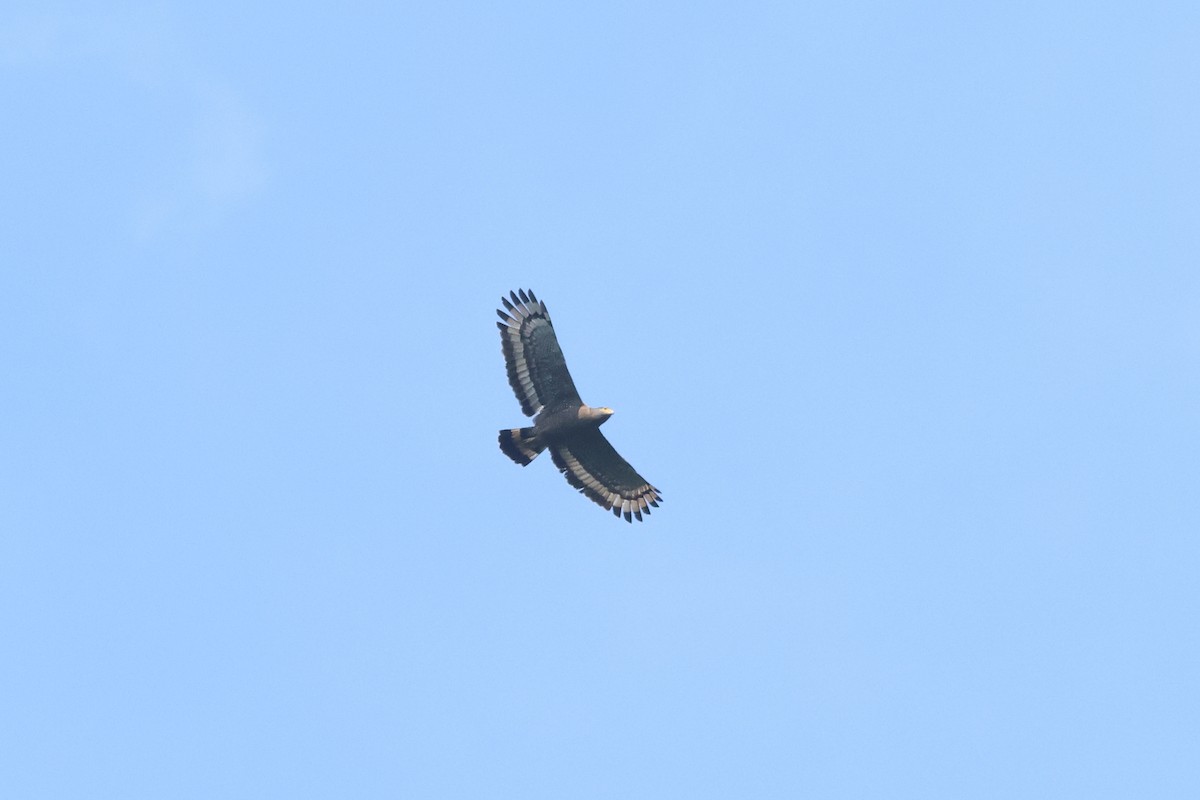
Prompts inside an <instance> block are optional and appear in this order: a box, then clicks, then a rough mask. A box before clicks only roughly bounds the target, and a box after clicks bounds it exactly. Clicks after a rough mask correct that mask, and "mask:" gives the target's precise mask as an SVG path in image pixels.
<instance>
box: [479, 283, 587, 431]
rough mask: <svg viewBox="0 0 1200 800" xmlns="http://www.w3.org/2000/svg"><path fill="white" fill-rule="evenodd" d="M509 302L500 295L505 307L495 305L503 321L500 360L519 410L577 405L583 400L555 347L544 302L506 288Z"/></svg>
mask: <svg viewBox="0 0 1200 800" xmlns="http://www.w3.org/2000/svg"><path fill="white" fill-rule="evenodd" d="M509 296H510V297H512V302H511V303H510V302H509V301H508V299H507V298H505V297H501V298H500V302H502V303H504V308H505V309H506V310H499V309H497V311H496V313H497V314H499V315H500V319H502V320H504V321H503V322H497V323H496V325H497V326H499V328H500V343H501V347H502V348H503V350H504V363H505V364H506V365H507V367H508V382H509V383H510V384H512V388H513V391H514V392H515V393H516V395H517V400H518V401H519V402H520V403H521V410H522V411H524V412H525V414H526V415H527V416H530V417H532V416H534V415H535V414H537V413H539V412H540V411H541V410H542V409H543V408H549V409H559V408H566V407H568V406H579V405H581V404H582V403H583V400H581V399H580V398H579V392H577V391H575V382H574V381H573V380H571V373H570V372H567V362H566V360H565V359H564V358H563V354H562V350H560V349H559V347H558V337H557V336H555V335H554V325H553V324H552V323H551V322H550V314H549V313H547V311H546V304H545V303H543V302H542V301H541V300H538V299H537V298H536V297H534V296H533V292H532V291H531V292H529V293H528V294H527V293H526V292H525V290H524V289H521V290H520V296H518V295H517V293H516V292H509Z"/></svg>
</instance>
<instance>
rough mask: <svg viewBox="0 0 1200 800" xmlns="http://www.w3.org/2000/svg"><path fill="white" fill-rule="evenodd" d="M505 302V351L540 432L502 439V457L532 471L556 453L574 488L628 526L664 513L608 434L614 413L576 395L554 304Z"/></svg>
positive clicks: (505, 434)
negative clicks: (656, 511) (603, 429)
mask: <svg viewBox="0 0 1200 800" xmlns="http://www.w3.org/2000/svg"><path fill="white" fill-rule="evenodd" d="M509 296H510V297H511V298H512V302H509V301H508V299H506V298H504V297H501V298H500V300H501V302H503V303H504V309H505V310H500V311H497V313H498V314H499V315H500V319H501V320H503V321H502V322H499V323H497V324H498V325H499V327H500V341H501V347H502V349H503V351H504V361H505V364H506V365H507V367H508V382H509V383H510V384H512V388H513V391H514V392H515V393H516V395H517V401H518V402H519V403H520V404H521V410H522V411H524V412H525V414H526V415H527V416H530V417H533V418H534V421H533V426H532V427H529V428H513V429H510V430H503V431H500V449H501V450H503V451H504V454H505V455H507V456H508V457H509V458H511V459H512V460H513V461H515V462H517V463H518V464H520V465H521V466H525V465H526V464H528V463H529V462H531V461H533V459H535V458H536V457H537V455H538V454H539V453H541V452H542V450H545V449H549V450H550V457H551V458H552V459H554V465H555V466H556V467H558V469H559V471H560V472H562V473H563V475H564V476H566V479H567V481H568V482H569V483H570V484H571V485H572V486H574V487H575V488H576V489H578V490H579V491H581V492H583V493H584V494H585V495H587V496H588V497H589V498H590V499H591V500H593V501H594V502H596V503H598V504H599V505H601V506H602V507H604V508H606V509H611V510H612V512H613V513H614V514H616V515H617V516H621V515H622V514H624V516H625V519H626V521H629V522H632V521H633V518H634V517H637V518H638V520H641V519H642V514H649V513H650V508H649V507H650V506H654V507H656V508H657V507H658V504H659V502H660V501H661V500H662V493H661V492H659V491H658V489H656V488H654V487H653V486H651V485H650V484H649V483H648V482H647V481H646V479H645V478H643V477H642V476H641V475H639V474H638V473H637V471H636V470H634V468H633V467H631V466H630V465H629V462H627V461H626V460H625V459H623V458H621V456H620V455H618V454H617V451H616V450H614V449H613V446H612V445H611V444H609V443H608V440H607V439H605V438H604V434H602V433H600V426H601V425H603V424H604V422H605V421H607V420H608V418H609V417H610V416H612V413H613V412H612V409H611V408H603V407H601V408H592V407H591V406H589V405H587V404H585V403H584V402H583V400H582V399H580V397H579V392H578V391H576V389H575V382H574V381H573V380H572V379H571V373H570V372H568V371H567V362H566V360H565V359H564V358H563V354H562V350H561V349H559V346H558V337H556V336H555V335H554V325H553V324H552V323H551V322H550V315H549V313H547V311H546V304H545V303H543V302H542V301H540V300H538V299H537V298H536V297H535V296H534V294H533V292H528V293H526V292H525V290H523V289H522V290H521V291H520V293H519V295H518V293H516V292H510V293H509Z"/></svg>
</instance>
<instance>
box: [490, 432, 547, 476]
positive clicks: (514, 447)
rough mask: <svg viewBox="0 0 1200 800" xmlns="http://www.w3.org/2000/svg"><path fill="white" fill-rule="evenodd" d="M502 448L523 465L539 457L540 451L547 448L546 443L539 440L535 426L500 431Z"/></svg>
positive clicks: (507, 454) (505, 453) (506, 453)
mask: <svg viewBox="0 0 1200 800" xmlns="http://www.w3.org/2000/svg"><path fill="white" fill-rule="evenodd" d="M500 449H501V450H503V451H504V455H506V456H508V457H509V458H511V459H512V460H513V461H515V462H517V463H518V464H520V465H521V466H522V467H523V466H525V465H526V464H528V463H529V462H530V461H533V460H534V459H535V458H537V455H538V453H540V452H542V451H543V450H545V449H546V445H544V444H542V443H541V442H540V441H538V438H537V436H536V435H534V433H533V428H512V429H511V430H507V431H500Z"/></svg>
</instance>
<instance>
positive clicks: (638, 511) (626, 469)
mask: <svg viewBox="0 0 1200 800" xmlns="http://www.w3.org/2000/svg"><path fill="white" fill-rule="evenodd" d="M550 457H551V458H553V459H554V465H555V466H556V467H558V469H559V471H560V472H562V474H563V475H564V476H566V479H567V482H568V483H570V484H571V485H572V486H574V487H575V488H576V489H578V490H579V491H580V492H582V493H583V494H584V495H586V496H587V497H588V498H589V499H591V500H592V501H593V502H595V503H597V504H598V505H600V506H601V507H603V508H606V509H609V510H610V511H612V512H613V513H614V514H616V515H617V516H618V517H620V516H622V515H624V516H625V521H626V522H633V518H634V517H637V518H638V521H639V522H640V521H641V519H642V514H649V513H650V506H654V507H655V508H658V504H659V503H660V502H661V501H662V492H660V491H659V490H658V489H656V488H654V487H653V486H651V485H650V484H649V482H647V481H646V479H645V478H643V477H642V476H641V475H639V474H638V473H637V470H635V469H634V468H633V467H631V466H630V465H629V462H628V461H626V460H625V459H623V458H621V456H620V454H619V453H617V451H616V450H615V449H614V448H613V446H612V445H611V444H609V442H608V439H605V438H604V434H602V433H601V432H600V429H599V428H593V429H590V430H583V431H580V432H579V433H576V434H572V435H571V436H570V437H568V438H566V439H562V440H560V441H558V442H556V443H554V444H553V445H551V446H550Z"/></svg>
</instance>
